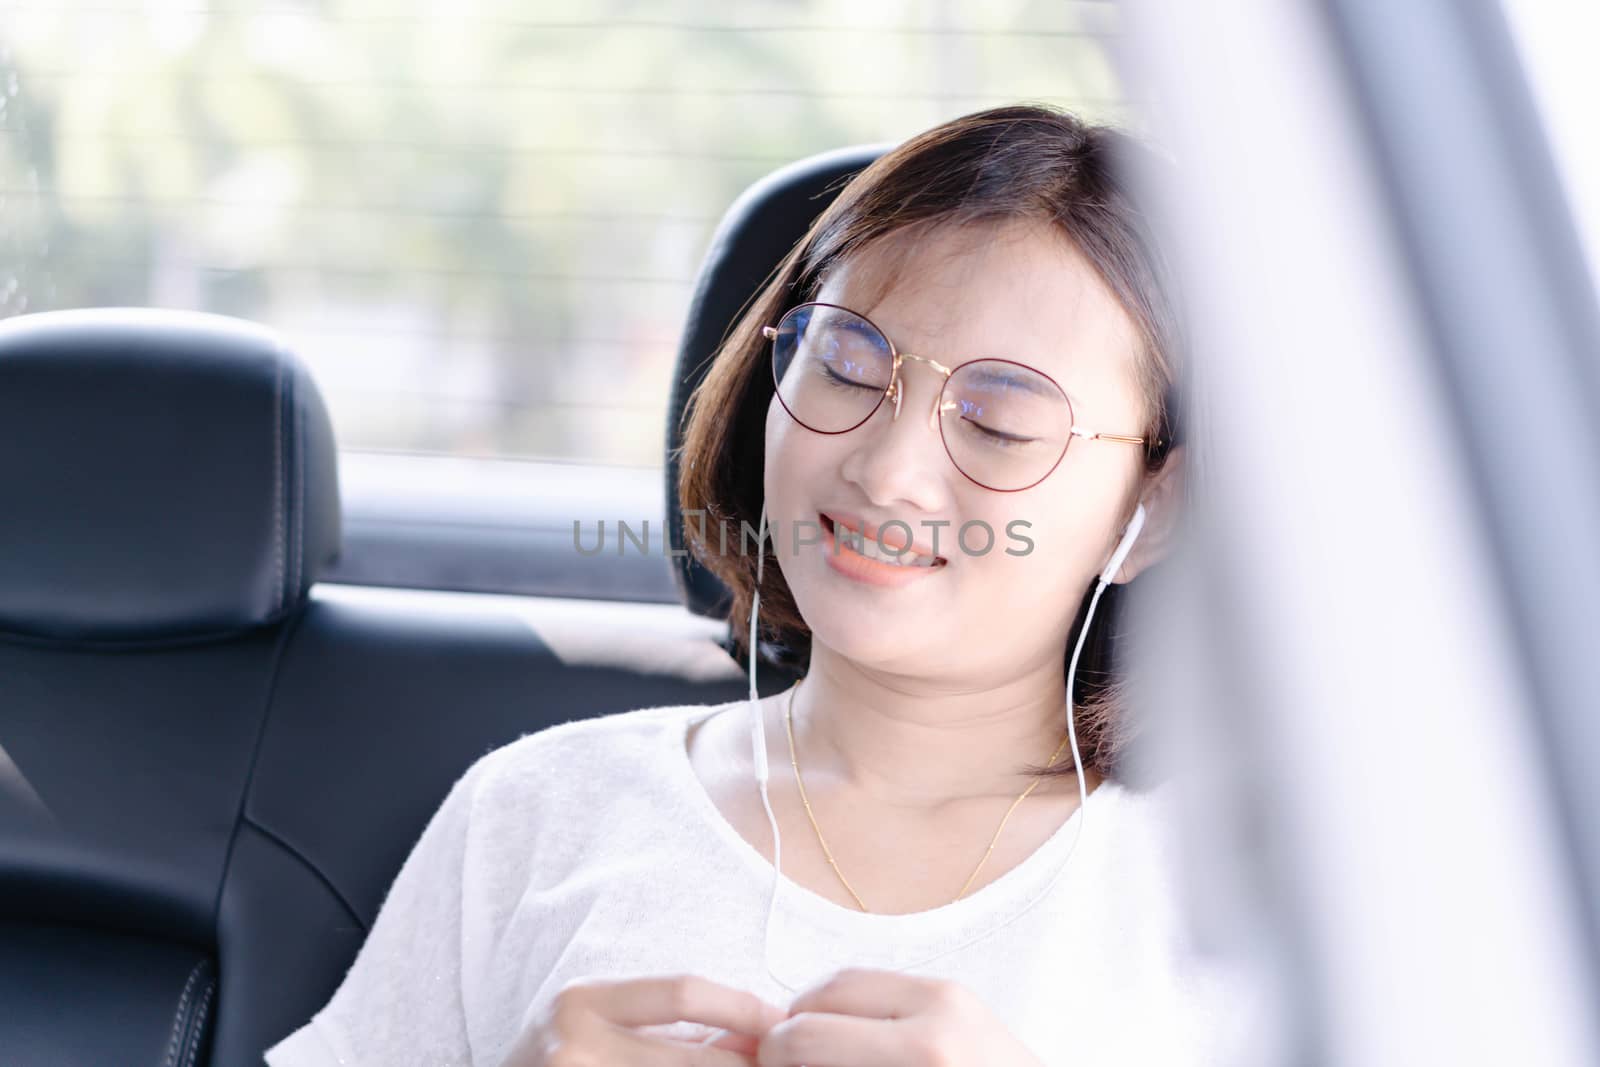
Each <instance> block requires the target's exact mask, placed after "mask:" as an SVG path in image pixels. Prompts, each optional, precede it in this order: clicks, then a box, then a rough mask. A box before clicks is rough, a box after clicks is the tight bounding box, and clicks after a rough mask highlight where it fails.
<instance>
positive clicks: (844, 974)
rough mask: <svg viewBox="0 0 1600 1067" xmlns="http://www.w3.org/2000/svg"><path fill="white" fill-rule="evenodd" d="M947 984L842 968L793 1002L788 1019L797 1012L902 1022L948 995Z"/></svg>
mask: <svg viewBox="0 0 1600 1067" xmlns="http://www.w3.org/2000/svg"><path fill="white" fill-rule="evenodd" d="M948 985H949V983H946V982H941V981H939V980H938V979H934V978H921V977H918V976H916V975H911V974H900V973H898V972H895V971H879V970H872V969H870V968H866V967H850V968H846V969H845V970H842V971H840V972H838V973H837V974H835V975H834V976H833V977H832V978H829V979H828V980H827V981H826V982H823V983H822V984H821V985H819V986H816V987H814V988H812V989H809V990H807V991H806V992H804V993H802V994H800V996H798V997H796V998H795V999H794V1002H793V1003H791V1004H790V1005H789V1016H790V1018H793V1017H794V1016H796V1015H798V1014H800V1013H801V1012H828V1013H832V1014H837V1015H860V1016H865V1017H868V1018H873V1019H904V1018H906V1017H908V1016H911V1015H917V1014H919V1013H921V1012H924V1011H926V1010H927V1009H928V1007H929V1006H930V1005H931V1004H933V1003H935V1002H936V1001H938V1000H939V999H940V998H941V997H943V996H946V995H948V994H949V990H948V989H947V988H946V987H947V986H948Z"/></svg>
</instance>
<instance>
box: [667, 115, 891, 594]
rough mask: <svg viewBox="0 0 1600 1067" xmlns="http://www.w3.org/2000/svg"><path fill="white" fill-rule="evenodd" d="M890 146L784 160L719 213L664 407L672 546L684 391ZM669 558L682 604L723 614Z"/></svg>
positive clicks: (702, 584)
mask: <svg viewBox="0 0 1600 1067" xmlns="http://www.w3.org/2000/svg"><path fill="white" fill-rule="evenodd" d="M889 147H890V146H889V145H861V146H857V147H852V148H840V149H836V150H834V151H832V152H824V153H822V154H821V155H815V156H811V157H809V158H807V159H802V160H800V161H799V162H798V163H791V164H790V165H789V166H786V167H783V168H782V169H780V170H777V171H775V172H773V173H772V174H769V175H768V176H767V177H765V178H763V179H761V180H760V181H758V182H757V183H756V184H754V185H752V186H751V187H750V188H748V189H746V190H745V191H744V193H743V194H742V195H741V196H740V197H739V199H737V200H735V201H734V203H733V206H732V207H730V208H729V209H728V211H727V213H726V214H724V215H723V216H722V222H721V223H720V224H719V225H718V226H717V231H716V233H715V234H714V235H713V236H712V238H711V249H710V251H709V252H707V253H706V258H705V262H704V263H702V264H701V266H700V280H699V282H698V283H697V284H696V286H695V294H694V300H693V301H692V302H691V303H690V305H689V317H688V321H687V323H686V324H685V326H684V330H683V343H682V345H681V346H680V347H679V348H678V362H677V369H676V371H675V372H674V374H673V379H672V399H671V404H670V407H669V408H668V409H667V531H668V533H669V535H670V536H671V538H672V547H673V548H674V549H682V548H683V547H684V544H683V529H682V526H683V512H682V510H681V509H680V508H679V507H678V470H679V467H680V465H681V464H680V459H679V456H680V449H681V448H682V447H683V433H682V426H681V425H680V424H681V423H682V421H683V411H684V408H685V407H686V406H687V405H688V402H689V396H690V394H691V393H693V392H694V390H695V387H696V386H697V385H699V384H700V381H701V379H702V378H704V377H705V376H706V371H707V370H708V369H709V368H710V365H711V357H712V355H714V354H715V353H716V350H717V346H718V345H720V344H721V343H722V341H723V338H725V337H726V336H727V335H728V331H729V330H731V329H732V328H733V324H734V322H735V321H736V320H737V319H738V317H739V313H740V312H741V311H743V310H744V308H745V305H747V304H748V303H749V302H750V300H751V299H752V298H753V297H754V296H755V295H756V294H757V293H758V292H760V290H761V287H762V286H763V285H765V284H766V282H767V279H768V278H769V277H770V276H771V274H772V272H773V270H774V269H776V267H777V266H778V263H779V262H780V261H781V260H782V259H783V257H784V256H786V255H788V254H789V250H790V249H791V248H793V247H794V246H795V244H796V243H797V242H798V241H799V240H800V238H802V237H804V236H805V233H806V230H807V229H809V228H810V226H811V223H812V222H813V221H814V220H815V219H816V217H817V216H818V215H820V214H822V211H823V209H824V208H826V207H827V206H828V205H829V204H830V203H832V202H833V198H834V197H835V196H836V195H838V192H839V190H840V189H841V188H842V187H843V186H844V184H845V182H846V181H848V180H849V178H851V177H852V176H853V175H855V174H857V173H859V172H860V171H862V170H864V169H865V168H866V166H867V164H869V163H871V162H872V161H873V160H875V159H877V158H878V157H879V156H881V155H882V154H883V153H884V152H886V151H888V150H889ZM671 558H672V559H673V574H674V576H675V577H676V580H677V582H678V587H679V590H680V591H681V593H682V595H683V600H684V603H685V604H687V605H688V606H689V609H690V610H691V611H693V612H695V613H696V614H699V615H706V616H709V617H711V618H718V619H721V618H726V617H727V613H728V605H729V599H728V590H727V587H726V586H724V585H723V584H722V581H721V580H720V579H718V578H717V576H716V575H714V574H712V573H711V572H710V571H708V570H706V569H705V568H704V567H703V566H701V565H700V564H699V563H698V562H697V561H696V560H695V559H694V558H693V557H692V556H690V555H687V554H685V555H682V556H678V555H674V556H673V557H671Z"/></svg>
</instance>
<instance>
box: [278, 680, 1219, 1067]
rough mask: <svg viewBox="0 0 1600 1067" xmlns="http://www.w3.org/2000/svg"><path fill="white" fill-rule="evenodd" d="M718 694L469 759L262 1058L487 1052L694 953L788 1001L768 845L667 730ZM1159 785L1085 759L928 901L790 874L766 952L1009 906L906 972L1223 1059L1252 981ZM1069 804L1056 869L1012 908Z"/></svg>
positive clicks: (808, 957) (918, 954)
mask: <svg viewBox="0 0 1600 1067" xmlns="http://www.w3.org/2000/svg"><path fill="white" fill-rule="evenodd" d="M728 706H729V705H726V704H722V705H691V706H671V707H655V708H644V709H640V710H636V711H630V712H625V713H620V714H613V715H607V716H603V717H599V718H593V719H584V720H579V721H576V722H569V723H564V724H562V725H559V726H554V727H550V728H548V729H545V730H541V731H540V732H538V733H535V734H530V735H528V736H526V737H523V738H522V739H521V740H518V741H515V742H513V743H511V744H509V745H506V746H505V747H503V748H500V749H498V750H497V751H494V752H492V753H490V754H489V755H487V756H485V757H483V758H482V759H480V760H479V761H478V762H477V763H475V764H474V765H473V766H472V767H471V768H470V769H469V770H468V771H467V773H466V774H465V775H463V776H462V778H461V779H460V780H459V781H458V782H457V783H456V784H455V786H454V787H453V788H452V789H451V791H450V794H449V796H448V797H447V798H446V799H445V801H444V804H443V805H442V806H441V807H440V809H439V811H438V812H437V813H436V814H435V815H434V816H433V819H432V820H431V821H430V822H429V824H428V826H427V828H426V830H425V831H424V832H423V834H422V837H421V839H420V840H419V841H418V842H417V845H416V847H415V848H414V850H413V851H412V853H411V855H410V856H409V858H407V860H406V862H405V865H404V866H403V867H402V868H401V870H400V874H399V875H398V877H397V878H396V879H395V882H394V884H393V886H392V887H391V888H390V890H389V892H388V895H387V897H386V898H385V900H384V903H383V907H382V909H381V910H380V912H379V914H378V918H377V921H376V923H375V924H374V925H373V928H372V931H371V933H370V934H369V936H368V937H367V940H366V942H365V943H364V944H363V945H362V948H361V951H360V953H359V954H358V955H357V957H356V960H355V962H354V964H353V965H352V966H351V968H350V971H349V972H348V974H347V975H346V976H345V979H344V981H343V984H341V985H340V986H339V988H338V990H337V991H336V992H335V993H334V995H333V998H332V1000H330V1001H329V1002H328V1004H327V1005H326V1006H324V1007H323V1008H322V1010H321V1011H319V1012H318V1013H317V1014H316V1015H315V1016H314V1017H313V1018H312V1019H311V1020H310V1022H308V1023H307V1024H306V1025H305V1026H303V1027H302V1028H301V1029H299V1030H297V1031H295V1032H294V1033H293V1034H291V1035H290V1036H289V1037H287V1038H285V1039H284V1040H283V1041H282V1042H280V1043H279V1044H278V1045H276V1046H274V1047H273V1048H272V1049H271V1050H269V1051H268V1053H267V1062H268V1064H269V1065H270V1067H331V1065H334V1064H344V1065H346V1067H395V1065H401V1064H407V1065H410V1064H416V1065H427V1067H435V1065H438V1067H443V1065H468V1064H470V1065H475V1067H499V1064H500V1062H501V1059H502V1058H503V1057H504V1055H505V1054H506V1052H507V1051H508V1050H509V1048H510V1046H511V1045H512V1044H513V1042H514V1041H515V1040H516V1038H517V1036H518V1034H519V1033H520V1032H521V1031H522V1029H523V1028H524V1027H525V1026H526V1025H528V1024H529V1022H530V1021H531V1020H534V1019H536V1018H537V1016H538V1014H539V1012H540V1011H541V1010H542V1009H543V1008H544V1007H545V1006H546V1005H548V1003H549V1001H550V1000H551V998H552V997H554V995H555V994H556V993H557V992H558V991H559V990H560V989H561V988H562V987H563V986H564V985H566V984H567V983H568V982H570V981H573V980H574V979H578V978H583V977H601V978H621V977H632V976H658V975H667V974H684V973H693V974H699V975H703V976H705V977H707V978H710V979H713V980H715V981H717V982H721V983H723V984H726V985H729V986H733V987H735V988H739V989H745V990H749V991H751V992H753V993H756V994H757V995H759V996H761V997H763V998H765V999H767V1000H769V1001H771V1002H773V1003H775V1004H778V1005H780V1006H787V1005H788V1004H789V1003H790V1001H792V1000H793V999H794V997H795V996H796V995H797V994H795V993H791V992H789V991H788V990H785V989H784V988H783V986H782V985H779V984H778V983H777V982H775V981H774V980H773V978H772V977H771V976H769V974H768V972H767V969H766V967H765V966H764V965H763V958H762V932H763V928H764V922H765V919H766V915H767V901H768V894H769V891H770V888H771V885H772V877H771V876H772V865H771V864H770V863H769V862H767V860H766V859H765V858H764V857H763V856H762V855H761V854H760V853H759V852H757V851H756V850H755V848H753V847H752V846H751V845H750V843H749V842H747V841H746V840H745V839H744V838H743V837H741V836H740V834H739V833H738V831H736V830H735V829H734V828H733V827H732V826H731V825H730V824H729V823H728V822H727V821H726V819H724V817H723V815H722V813H721V812H720V811H719V810H718V809H717V807H716V805H715V804H714V803H713V802H712V800H711V797H710V796H709V795H708V794H707V793H706V791H705V789H704V787H703V785H702V784H701V783H700V780H699V779H698V777H697V776H696V775H695V772H694V769H693V767H692V765H691V764H690V762H689V755H688V749H687V747H686V745H685V738H686V732H687V730H688V727H689V726H690V725H691V724H692V723H694V722H696V721H699V720H701V719H704V718H708V717H710V716H711V715H713V714H715V713H716V712H718V711H720V710H723V709H725V708H727V707H728ZM1162 792H1163V790H1162V789H1157V790H1154V791H1151V792H1135V791H1134V790H1132V789H1131V788H1129V787H1127V786H1125V785H1122V784H1119V783H1118V782H1117V781H1116V780H1114V779H1106V780H1104V781H1103V782H1102V783H1101V785H1100V786H1098V787H1097V788H1096V789H1095V790H1094V791H1093V792H1092V793H1090V794H1089V797H1088V804H1087V806H1086V807H1085V808H1084V809H1082V810H1081V811H1079V812H1075V813H1074V814H1073V815H1072V816H1071V817H1070V818H1069V819H1067V820H1066V822H1064V823H1063V824H1062V826H1061V827H1060V828H1059V829H1058V830H1057V831H1056V832H1055V833H1054V834H1053V835H1052V836H1051V837H1050V838H1049V839H1048V840H1047V841H1046V842H1045V843H1044V844H1043V845H1041V846H1040V847H1039V848H1038V849H1037V850H1035V851H1034V852H1033V853H1032V854H1031V855H1029V856H1028V858H1027V859H1025V860H1024V861H1023V862H1022V863H1020V864H1019V865H1017V866H1016V867H1014V868H1012V869H1011V870H1009V871H1007V872H1006V873H1005V874H1003V875H1002V876H1001V877H999V878H998V879H996V880H995V881H993V882H991V883H989V884H987V885H984V886H981V887H980V888H979V889H977V890H976V891H974V892H972V893H970V894H969V895H968V896H966V897H963V898H962V899H960V900H958V901H955V902H954V903H951V904H946V905H944V906H942V907H937V908H933V909H931V910H927V911H922V912H916V913H912V914H903V915H879V914H869V913H865V912H860V911H855V910H853V909H849V908H845V907H842V906H840V905H838V904H836V903H834V902H832V901H830V900H828V899H826V898H825V897H822V896H820V895H818V894H816V893H813V892H811V891H810V890H807V889H805V888H803V887H801V886H800V885H798V884H797V883H795V882H792V881H790V880H789V879H788V877H787V876H785V877H784V878H783V879H782V881H781V883H780V890H779V893H778V898H777V905H776V911H775V914H774V917H773V930H772V938H771V946H772V955H771V965H772V968H773V970H774V971H776V972H777V974H778V975H779V976H780V977H782V978H783V979H784V980H785V981H787V982H788V983H789V984H790V985H792V986H795V987H796V988H798V989H805V988H808V987H810V986H812V985H815V984H818V983H820V982H822V981H823V980H825V979H826V978H827V977H828V976H830V975H831V974H833V973H834V972H835V971H837V970H839V969H841V968H844V967H851V966H859V967H882V968H886V969H897V968H899V967H901V966H903V965H906V964H914V963H916V962H917V961H921V960H924V959H926V958H927V957H928V956H931V955H933V954H934V953H936V952H939V951H941V950H942V949H945V948H948V947H952V946H957V945H962V944H964V943H966V942H968V941H970V940H972V939H973V938H974V937H977V936H978V935H983V934H985V932H986V931H988V930H990V929H991V928H993V927H995V926H996V925H998V924H1000V923H1001V922H1003V921H1006V920H1011V921H1009V922H1008V923H1007V925H1005V926H1003V927H1002V928H1000V929H999V930H997V931H995V932H993V933H990V934H988V935H987V936H984V937H982V939H981V940H978V941H976V942H975V943H973V944H970V945H967V946H966V947H964V948H960V949H959V950H958V951H955V952H953V953H950V954H948V955H944V956H942V957H941V958H939V959H936V960H934V961H932V962H930V963H927V964H926V965H924V966H921V967H913V968H912V969H911V970H910V971H909V973H913V974H919V975H925V976H929V977H938V978H946V979H952V980H955V981H958V982H960V983H962V984H963V985H965V986H967V987H968V988H970V989H972V990H973V991H974V992H976V993H977V994H978V995H979V997H980V998H981V999H982V1000H983V1001H984V1003H985V1004H987V1005H988V1006H989V1008H990V1009H991V1010H992V1011H993V1012H994V1013H995V1014H996V1015H997V1016H998V1017H999V1018H1000V1019H1001V1020H1002V1021H1003V1022H1004V1023H1005V1024H1006V1026H1007V1027H1008V1028H1009V1029H1010V1030H1011V1031H1012V1032H1013V1033H1014V1034H1016V1035H1017V1036H1018V1037H1019V1038H1020V1039H1021V1040H1022V1042H1023V1043H1024V1044H1026V1045H1027V1046H1028V1047H1029V1048H1031V1049H1032V1050H1033V1052H1034V1053H1035V1054H1036V1055H1037V1056H1038V1057H1039V1058H1040V1060H1041V1061H1043V1062H1044V1063H1045V1064H1047V1065H1049V1067H1058V1065H1059V1067H1067V1065H1072V1067H1082V1065H1086V1064H1087V1065H1094V1067H1117V1065H1124V1064H1138V1065H1144V1064H1152V1065H1153V1064H1161V1065H1163V1067H1187V1065H1191V1064H1193V1065H1197V1067H1198V1065H1211V1064H1221V1063H1225V1062H1233V1060H1232V1054H1231V1053H1230V1049H1231V1048H1232V1045H1231V1044H1230V1043H1231V1042H1235V1041H1238V1040H1240V1039H1241V1036H1242V1035H1243V1034H1244V1032H1245V1031H1247V1029H1248V1027H1249V1026H1250V1023H1249V1022H1248V1021H1247V1015H1248V1014H1249V1013H1248V1012H1247V1002H1249V1000H1250V998H1249V996H1248V995H1247V993H1248V991H1247V990H1246V989H1244V988H1243V987H1242V986H1240V985H1239V984H1238V983H1237V982H1236V981H1234V980H1232V979H1224V978H1223V977H1222V975H1223V973H1224V972H1222V971H1221V970H1218V969H1216V968H1208V967H1202V966H1201V965H1200V964H1199V962H1198V957H1195V956H1193V955H1192V954H1191V953H1190V952H1189V950H1188V942H1187V941H1186V937H1185V932H1186V929H1187V927H1186V926H1185V924H1184V923H1183V922H1182V921H1181V919H1182V912H1181V911H1180V906H1179V905H1180V900H1179V897H1178V889H1177V887H1176V883H1175V879H1174V868H1173V866H1172V855H1173V850H1172V848H1171V844H1172V841H1173V839H1172V838H1171V836H1170V835H1169V834H1168V833H1167V829H1166V819H1165V818H1164V817H1163V816H1162V812H1163V811H1164V804H1163V803H1162ZM1082 816H1086V818H1084V820H1083V825H1082V836H1081V838H1080V839H1079V841H1078V843H1077V847H1076V850H1075V851H1074V852H1073V853H1072V855H1071V859H1070V861H1069V862H1068V864H1067V868H1066V870H1065V872H1064V873H1063V874H1062V875H1061V877H1060V878H1059V879H1058V880H1057V881H1056V882H1055V884H1054V886H1053V887H1052V888H1051V890H1050V893H1049V895H1048V896H1047V897H1046V898H1044V899H1042V900H1040V901H1039V902H1038V903H1037V905H1036V906H1034V907H1032V908H1031V909H1028V910H1027V911H1025V912H1024V911H1023V910H1022V909H1023V907H1024V906H1025V905H1026V904H1028V902H1029V901H1030V900H1032V899H1033V898H1034V897H1036V896H1037V894H1038V893H1039V892H1040V891H1041V890H1043V889H1044V888H1045V886H1046V885H1047V884H1048V883H1049V882H1050V880H1051V876H1052V875H1053V874H1055V872H1056V870H1057V869H1058V867H1059V866H1060V864H1061V862H1062V860H1063V859H1064V858H1066V856H1067V853H1068V850H1069V848H1071V846H1072V841H1073V837H1074V835H1075V833H1076V832H1077V829H1078V822H1079V819H1080V817H1082ZM656 1032H660V1033H665V1034H670V1035H672V1036H676V1037H682V1038H691V1039H692V1038H696V1037H702V1036H705V1035H707V1034H709V1033H710V1030H709V1029H708V1028H705V1027H701V1026H698V1025H695V1024H690V1023H680V1024H678V1025H677V1026H674V1027H671V1028H666V1029H662V1030H659V1031H656ZM1234 1052H1237V1050H1236V1049H1235V1050H1234Z"/></svg>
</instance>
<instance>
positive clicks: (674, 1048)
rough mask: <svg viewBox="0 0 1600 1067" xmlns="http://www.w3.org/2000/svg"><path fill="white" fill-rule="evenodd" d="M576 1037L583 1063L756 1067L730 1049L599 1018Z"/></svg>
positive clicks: (687, 1066) (666, 1066)
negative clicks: (681, 1040) (686, 1042)
mask: <svg viewBox="0 0 1600 1067" xmlns="http://www.w3.org/2000/svg"><path fill="white" fill-rule="evenodd" d="M589 1019H590V1022H591V1025H590V1026H586V1027H584V1029H583V1031H582V1032H581V1033H580V1034H579V1035H577V1040H576V1041H575V1044H576V1045H578V1046H580V1047H581V1048H582V1049H583V1056H582V1058H581V1060H582V1062H584V1063H606V1064H613V1063H614V1064H630V1065H637V1067H755V1059H754V1057H752V1056H747V1055H744V1054H742V1053H739V1052H735V1051H731V1050H729V1049H723V1048H717V1047H715V1046H711V1045H708V1046H706V1047H705V1048H698V1047H695V1046H693V1045H684V1044H681V1043H679V1042H675V1041H669V1040H664V1039H660V1038H653V1037H648V1036H646V1035H644V1034H642V1033H639V1032H637V1031H634V1030H629V1029H627V1028H625V1027H620V1026H615V1025H613V1024H611V1023H609V1022H607V1021H606V1020H604V1019H602V1018H600V1017H599V1016H594V1015H591V1016H589Z"/></svg>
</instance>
